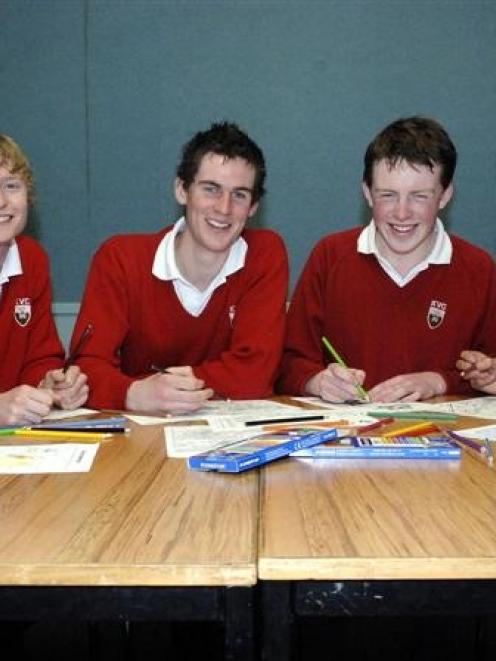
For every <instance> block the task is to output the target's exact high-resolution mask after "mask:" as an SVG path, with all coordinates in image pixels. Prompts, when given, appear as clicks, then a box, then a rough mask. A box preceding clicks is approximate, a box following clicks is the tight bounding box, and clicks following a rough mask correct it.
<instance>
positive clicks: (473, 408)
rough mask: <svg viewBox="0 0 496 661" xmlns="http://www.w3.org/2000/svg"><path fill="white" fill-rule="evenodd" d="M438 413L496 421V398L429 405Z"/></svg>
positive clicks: (480, 398)
mask: <svg viewBox="0 0 496 661" xmlns="http://www.w3.org/2000/svg"><path fill="white" fill-rule="evenodd" d="M431 406H433V407H436V409H437V410H438V411H448V412H449V413H456V414H457V415H473V416H475V417H477V418H487V419H488V420H496V397H474V398H472V399H461V400H458V401H456V402H443V403H442V404H431Z"/></svg>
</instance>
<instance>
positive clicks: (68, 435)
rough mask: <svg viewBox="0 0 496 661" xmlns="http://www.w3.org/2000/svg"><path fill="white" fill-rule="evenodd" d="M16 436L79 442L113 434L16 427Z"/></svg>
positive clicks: (99, 438) (14, 432) (96, 439)
mask: <svg viewBox="0 0 496 661" xmlns="http://www.w3.org/2000/svg"><path fill="white" fill-rule="evenodd" d="M12 433H13V434H15V435H16V436H25V437H27V438H54V439H62V438H64V439H70V440H74V442H77V441H78V440H79V439H81V441H82V442H84V441H85V440H87V439H93V440H95V441H99V440H102V439H104V438H109V437H110V436H112V434H102V433H96V432H79V431H78V432H68V431H48V430H42V429H22V428H21V429H15V430H14V431H13V432H12Z"/></svg>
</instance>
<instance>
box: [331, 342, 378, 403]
mask: <svg viewBox="0 0 496 661" xmlns="http://www.w3.org/2000/svg"><path fill="white" fill-rule="evenodd" d="M322 343H323V344H324V346H325V348H326V349H327V350H328V351H329V353H330V354H331V356H333V358H334V359H335V361H336V362H337V363H339V364H340V365H341V367H345V368H346V369H349V367H348V365H347V364H346V363H345V362H344V360H343V359H342V358H341V356H340V355H339V354H338V352H337V351H336V349H335V348H334V347H333V346H332V344H331V343H330V342H329V340H328V339H327V337H325V335H324V336H323V337H322ZM355 388H356V390H357V393H358V395H359V396H360V399H363V400H365V401H368V400H369V396H368V394H367V391H366V390H365V388H364V387H363V386H362V385H361V384H360V383H356V384H355Z"/></svg>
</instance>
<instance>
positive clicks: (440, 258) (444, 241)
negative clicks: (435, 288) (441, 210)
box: [357, 218, 453, 287]
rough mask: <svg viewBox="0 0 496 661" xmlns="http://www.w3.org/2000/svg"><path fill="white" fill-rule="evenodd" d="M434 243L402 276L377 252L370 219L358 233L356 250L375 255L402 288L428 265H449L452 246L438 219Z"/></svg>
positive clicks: (375, 231) (372, 224) (374, 232)
mask: <svg viewBox="0 0 496 661" xmlns="http://www.w3.org/2000/svg"><path fill="white" fill-rule="evenodd" d="M434 232H435V237H436V239H435V241H434V245H433V246H432V249H431V251H430V253H429V254H428V255H427V257H425V258H424V259H423V260H422V261H421V262H419V263H418V264H416V265H415V266H414V267H413V268H411V269H410V271H408V273H407V274H406V275H404V276H402V275H400V274H399V273H398V272H397V271H396V269H395V268H394V267H393V266H392V264H391V263H390V262H389V261H388V260H387V259H386V258H385V257H383V255H381V253H380V252H379V249H378V248H377V240H376V234H377V230H376V226H375V222H374V220H373V219H372V220H371V221H370V223H369V224H368V225H367V226H366V227H365V228H364V229H363V230H362V231H361V232H360V235H359V237H358V241H357V250H358V252H359V253H362V254H364V255H375V256H376V258H377V261H378V262H379V264H380V265H381V267H382V268H383V269H384V271H385V272H386V273H387V274H388V276H389V277H390V278H391V279H392V280H393V281H394V282H395V283H396V284H397V285H398V286H399V287H404V286H405V285H406V284H408V283H409V282H411V281H412V280H413V279H414V278H415V276H417V275H418V274H419V273H420V272H421V271H425V269H427V268H428V267H429V265H430V264H450V263H451V257H452V255H453V245H452V243H451V239H450V238H449V235H448V232H447V231H446V230H445V229H444V225H443V223H442V222H441V220H440V219H439V218H437V219H436V225H435V228H434Z"/></svg>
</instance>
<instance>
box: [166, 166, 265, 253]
mask: <svg viewBox="0 0 496 661" xmlns="http://www.w3.org/2000/svg"><path fill="white" fill-rule="evenodd" d="M254 182H255V168H254V167H253V166H252V165H250V164H249V163H248V162H247V161H245V160H244V159H242V158H232V159H227V158H226V157H225V156H222V155H220V154H213V153H208V154H205V156H204V157H203V158H202V160H201V163H200V167H199V168H198V172H197V174H196V176H195V178H194V180H193V182H192V183H191V184H190V186H189V187H188V188H185V186H184V183H183V181H182V180H181V179H179V178H178V179H176V182H175V194H176V199H177V201H178V202H179V204H181V205H184V206H185V217H186V229H185V232H184V235H185V239H186V240H187V241H188V242H189V243H190V244H192V245H193V246H194V247H195V250H198V249H199V250H205V251H208V252H212V253H217V254H219V255H222V254H226V253H227V252H228V251H229V249H230V247H231V246H232V244H233V243H234V242H235V241H236V239H237V238H238V236H239V235H240V234H241V232H242V231H243V229H244V227H245V225H246V221H247V220H248V218H251V216H253V214H254V213H255V212H256V210H257V207H258V203H257V202H253V186H254Z"/></svg>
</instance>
